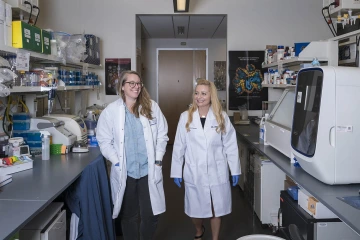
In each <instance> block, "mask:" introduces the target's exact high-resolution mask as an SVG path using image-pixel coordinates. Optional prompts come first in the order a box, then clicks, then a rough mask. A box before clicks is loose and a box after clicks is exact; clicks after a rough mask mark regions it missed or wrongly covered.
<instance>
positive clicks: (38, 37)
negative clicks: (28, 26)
mask: <svg viewBox="0 0 360 240" xmlns="http://www.w3.org/2000/svg"><path fill="white" fill-rule="evenodd" d="M35 42H38V44H37V45H38V46H39V43H40V42H41V36H40V34H38V33H35Z"/></svg>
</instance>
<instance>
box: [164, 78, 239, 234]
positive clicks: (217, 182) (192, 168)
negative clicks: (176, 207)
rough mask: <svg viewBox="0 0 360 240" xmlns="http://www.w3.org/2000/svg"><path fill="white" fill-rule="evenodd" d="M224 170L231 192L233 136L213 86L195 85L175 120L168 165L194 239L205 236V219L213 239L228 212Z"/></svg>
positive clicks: (235, 174) (235, 156) (235, 167)
mask: <svg viewBox="0 0 360 240" xmlns="http://www.w3.org/2000/svg"><path fill="white" fill-rule="evenodd" d="M184 160H185V166H184V172H183V163H184ZM229 168H230V171H231V175H232V184H233V186H235V185H236V184H237V182H238V180H239V176H240V173H241V171H240V160H239V153H238V146H237V141H236V132H235V129H234V127H233V126H232V124H231V123H230V120H229V117H228V116H227V114H226V113H225V112H223V111H222V108H221V104H220V102H219V99H218V97H217V91H216V87H215V85H214V83H212V82H210V81H208V80H203V79H201V80H199V81H198V82H197V86H196V88H195V93H194V96H193V103H192V106H191V107H190V108H189V110H187V111H185V112H183V113H182V114H181V116H180V120H179V123H178V126H177V131H176V137H175V142H174V146H173V155H172V163H171V178H174V182H175V183H176V184H177V185H178V187H181V184H180V183H181V182H182V177H183V175H184V183H185V213H186V214H187V215H188V216H189V217H191V218H192V221H193V223H194V225H195V228H196V234H195V239H201V237H202V236H203V234H204V232H205V228H204V227H203V219H204V218H210V223H211V229H212V236H213V239H214V240H216V239H218V237H219V232H220V225H221V216H224V215H226V214H229V213H230V212H231V189H230V182H229Z"/></svg>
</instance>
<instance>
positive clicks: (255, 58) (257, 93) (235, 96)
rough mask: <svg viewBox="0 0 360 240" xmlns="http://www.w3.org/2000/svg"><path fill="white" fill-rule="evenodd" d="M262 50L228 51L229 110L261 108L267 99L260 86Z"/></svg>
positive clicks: (265, 89)
mask: <svg viewBox="0 0 360 240" xmlns="http://www.w3.org/2000/svg"><path fill="white" fill-rule="evenodd" d="M263 61H264V51H229V110H239V107H241V106H243V107H244V106H246V108H247V109H248V110H261V109H262V101H267V100H268V91H267V88H264V89H263V88H262V85H261V83H262V81H263V70H262V66H261V64H262V62H263Z"/></svg>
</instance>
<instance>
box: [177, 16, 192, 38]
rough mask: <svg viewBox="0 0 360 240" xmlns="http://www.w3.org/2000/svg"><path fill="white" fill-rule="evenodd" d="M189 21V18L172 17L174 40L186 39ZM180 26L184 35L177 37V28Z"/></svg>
mask: <svg viewBox="0 0 360 240" xmlns="http://www.w3.org/2000/svg"><path fill="white" fill-rule="evenodd" d="M189 19H190V16H178V15H177V16H173V21H174V31H175V37H176V38H187V35H188V27H189ZM179 26H182V27H184V28H185V29H184V34H183V35H179V34H178V27H179Z"/></svg>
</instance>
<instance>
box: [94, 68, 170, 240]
mask: <svg viewBox="0 0 360 240" xmlns="http://www.w3.org/2000/svg"><path fill="white" fill-rule="evenodd" d="M118 92H119V93H120V95H121V98H119V99H118V100H116V101H115V102H113V103H111V104H109V106H108V107H106V109H105V110H104V111H103V112H102V113H101V115H100V118H99V121H98V125H97V136H96V138H97V141H98V143H99V146H100V150H101V152H102V154H103V156H104V157H105V158H106V159H108V160H110V161H111V162H112V167H111V173H110V185H111V193H112V200H113V204H114V211H113V218H117V217H118V215H119V214H120V218H121V225H122V231H123V236H124V239H125V240H133V239H139V232H138V229H139V228H138V219H139V213H140V216H141V224H140V239H152V237H153V235H154V233H155V230H156V226H157V222H158V215H159V214H161V213H163V212H165V197H164V189H163V176H162V158H163V156H164V154H165V150H166V144H167V141H168V136H167V131H168V126H167V122H166V119H165V117H164V115H163V114H162V112H161V110H160V108H159V106H158V105H157V104H156V103H155V102H154V101H152V100H151V99H150V96H149V94H148V92H147V91H146V89H145V87H144V86H143V83H142V81H141V77H140V75H139V74H138V73H137V72H135V71H124V72H122V74H121V76H120V81H119V84H118Z"/></svg>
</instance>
